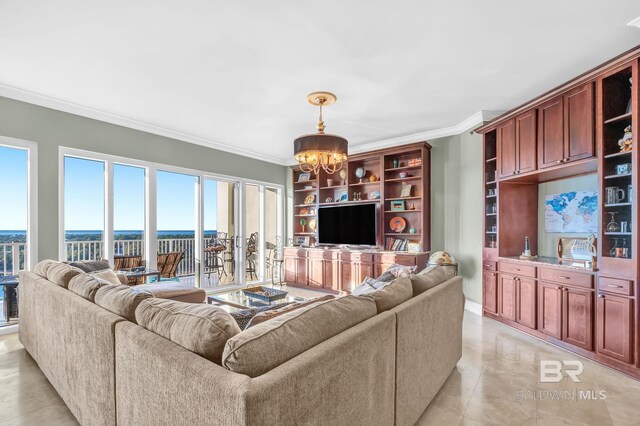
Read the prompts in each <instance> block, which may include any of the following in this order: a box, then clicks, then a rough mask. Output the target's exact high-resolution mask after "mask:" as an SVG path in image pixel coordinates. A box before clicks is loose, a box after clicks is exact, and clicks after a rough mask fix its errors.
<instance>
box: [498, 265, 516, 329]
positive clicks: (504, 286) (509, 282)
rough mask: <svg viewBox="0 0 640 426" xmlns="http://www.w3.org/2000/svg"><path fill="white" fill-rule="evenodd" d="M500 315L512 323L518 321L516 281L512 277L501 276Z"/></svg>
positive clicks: (499, 287)
mask: <svg viewBox="0 0 640 426" xmlns="http://www.w3.org/2000/svg"><path fill="white" fill-rule="evenodd" d="M498 315H500V316H501V317H504V318H507V319H510V320H512V321H515V320H516V280H515V278H514V277H512V276H510V275H501V276H500V285H499V286H498Z"/></svg>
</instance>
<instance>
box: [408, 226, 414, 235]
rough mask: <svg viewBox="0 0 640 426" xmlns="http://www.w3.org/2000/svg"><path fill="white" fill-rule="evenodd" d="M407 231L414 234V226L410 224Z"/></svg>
mask: <svg viewBox="0 0 640 426" xmlns="http://www.w3.org/2000/svg"><path fill="white" fill-rule="evenodd" d="M409 233H410V234H415V233H416V228H414V227H413V226H411V227H410V228H409Z"/></svg>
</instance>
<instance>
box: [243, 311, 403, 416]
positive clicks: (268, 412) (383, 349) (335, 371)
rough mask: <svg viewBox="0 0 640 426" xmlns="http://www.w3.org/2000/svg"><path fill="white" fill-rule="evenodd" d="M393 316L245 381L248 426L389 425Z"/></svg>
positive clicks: (371, 321) (355, 329) (384, 316)
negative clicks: (249, 381) (246, 387)
mask: <svg viewBox="0 0 640 426" xmlns="http://www.w3.org/2000/svg"><path fill="white" fill-rule="evenodd" d="M395 333H396V322H395V316H394V315H393V314H391V313H389V312H385V313H382V314H380V315H377V316H375V317H373V318H371V319H368V320H366V321H364V322H362V323H360V324H358V325H356V326H354V327H352V328H350V329H348V330H346V331H344V332H342V333H340V334H338V335H336V336H334V337H332V338H330V339H328V340H326V341H324V342H323V343H321V344H319V345H317V346H315V347H314V348H312V349H309V350H308V351H306V352H304V353H302V354H300V355H298V356H297V357H295V358H293V359H291V360H289V361H287V362H285V363H284V364H282V365H280V366H278V367H276V368H274V369H273V370H271V371H269V372H267V373H265V374H263V375H261V376H258V377H255V378H253V379H251V383H250V387H249V393H248V395H247V406H248V407H250V408H251V410H249V411H248V412H247V420H248V421H247V424H249V425H276V424H278V425H285V424H304V425H329V424H331V425H373V424H376V425H393V417H394V386H395V384H394V382H395Z"/></svg>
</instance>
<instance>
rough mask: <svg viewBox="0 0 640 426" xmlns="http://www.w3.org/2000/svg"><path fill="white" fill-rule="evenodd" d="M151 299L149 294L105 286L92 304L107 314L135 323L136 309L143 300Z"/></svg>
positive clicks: (121, 286) (131, 289) (123, 287)
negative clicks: (111, 313)
mask: <svg viewBox="0 0 640 426" xmlns="http://www.w3.org/2000/svg"><path fill="white" fill-rule="evenodd" d="M150 297H153V296H152V295H151V294H150V293H146V292H141V291H136V290H135V289H133V288H131V287H129V286H125V285H105V286H104V287H100V288H99V289H98V291H97V292H96V296H95V298H94V302H95V304H96V305H98V306H100V307H103V308H105V309H106V310H107V311H109V312H113V313H114V314H116V315H120V316H121V317H123V318H126V319H128V320H129V321H131V322H133V323H135V322H136V308H137V307H138V305H139V304H140V303H141V302H142V301H143V300H145V299H148V298H150Z"/></svg>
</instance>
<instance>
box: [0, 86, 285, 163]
mask: <svg viewBox="0 0 640 426" xmlns="http://www.w3.org/2000/svg"><path fill="white" fill-rule="evenodd" d="M0 96H3V97H5V98H10V99H15V100H17V101H22V102H27V103H30V104H34V105H38V106H42V107H45V108H51V109H54V110H57V111H62V112H67V113H69V114H74V115H79V116H81V117H86V118H91V119H94V120H99V121H104V122H105V123H110V124H115V125H118V126H122V127H127V128H130V129H135V130H140V131H142V132H146V133H152V134H154V135H158V136H164V137H167V138H171V139H176V140H179V141H182V142H188V143H192V144H196V145H201V146H205V147H207V148H213V149H217V150H220V151H225V152H229V153H232V154H237V155H241V156H244V157H249V158H254V159H256V160H262V161H267V162H269V163H275V164H277V165H280V166H282V165H285V164H286V162H287V160H286V159H283V158H278V157H272V156H269V155H263V154H258V153H256V152H252V151H249V150H246V149H242V148H238V147H235V146H230V145H227V144H225V143H222V142H218V141H214V140H211V139H207V138H202V137H200V136H195V135H191V134H188V133H184V132H180V131H177V130H171V129H168V128H166V127H161V126H157V125H155V124H150V123H145V122H144V121H139V120H134V119H131V118H127V117H124V116H121V115H118V114H112V113H110V112H106V111H102V110H99V109H95V108H91V107H87V106H84V105H79V104H76V103H73V102H67V101H63V100H61V99H57V98H53V97H50V96H46V95H41V94H38V93H35V92H30V91H28V90H23V89H18V88H17V87H12V86H8V85H6V84H0Z"/></svg>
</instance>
